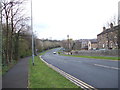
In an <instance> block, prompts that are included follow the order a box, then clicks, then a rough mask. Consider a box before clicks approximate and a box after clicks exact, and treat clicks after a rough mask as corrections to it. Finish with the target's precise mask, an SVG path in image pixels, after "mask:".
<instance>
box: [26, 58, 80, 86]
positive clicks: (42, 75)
mask: <svg viewBox="0 0 120 90" xmlns="http://www.w3.org/2000/svg"><path fill="white" fill-rule="evenodd" d="M28 87H29V88H78V86H76V85H75V84H73V83H72V82H70V81H69V80H67V79H66V78H65V77H63V76H61V75H60V74H59V73H57V72H56V71H54V70H53V69H51V68H49V67H48V66H47V65H46V64H45V63H44V62H42V61H41V60H40V58H39V57H38V56H35V66H32V62H31V59H30V60H29V86H28Z"/></svg>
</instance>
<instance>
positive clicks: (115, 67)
mask: <svg viewBox="0 0 120 90" xmlns="http://www.w3.org/2000/svg"><path fill="white" fill-rule="evenodd" d="M94 65H95V66H99V67H104V68H109V69H116V70H120V68H117V67H110V66H105V65H100V64H94Z"/></svg>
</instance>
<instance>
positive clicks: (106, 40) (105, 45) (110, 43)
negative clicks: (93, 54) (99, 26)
mask: <svg viewBox="0 0 120 90" xmlns="http://www.w3.org/2000/svg"><path fill="white" fill-rule="evenodd" d="M118 30H119V27H118V26H113V24H112V23H111V24H110V28H108V29H106V28H105V27H103V31H102V32H101V33H100V34H98V35H97V39H98V48H99V49H117V48H118Z"/></svg>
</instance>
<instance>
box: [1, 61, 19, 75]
mask: <svg viewBox="0 0 120 90" xmlns="http://www.w3.org/2000/svg"><path fill="white" fill-rule="evenodd" d="M16 63H17V62H16V61H12V62H11V63H10V64H9V65H4V66H2V75H5V74H6V73H7V72H8V71H9V70H10V69H11V68H12V67H13V66H14V65H15V64H16Z"/></svg>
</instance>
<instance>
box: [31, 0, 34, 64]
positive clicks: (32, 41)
mask: <svg viewBox="0 0 120 90" xmlns="http://www.w3.org/2000/svg"><path fill="white" fill-rule="evenodd" d="M31 31H32V64H33V66H34V35H33V16H32V0H31Z"/></svg>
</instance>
